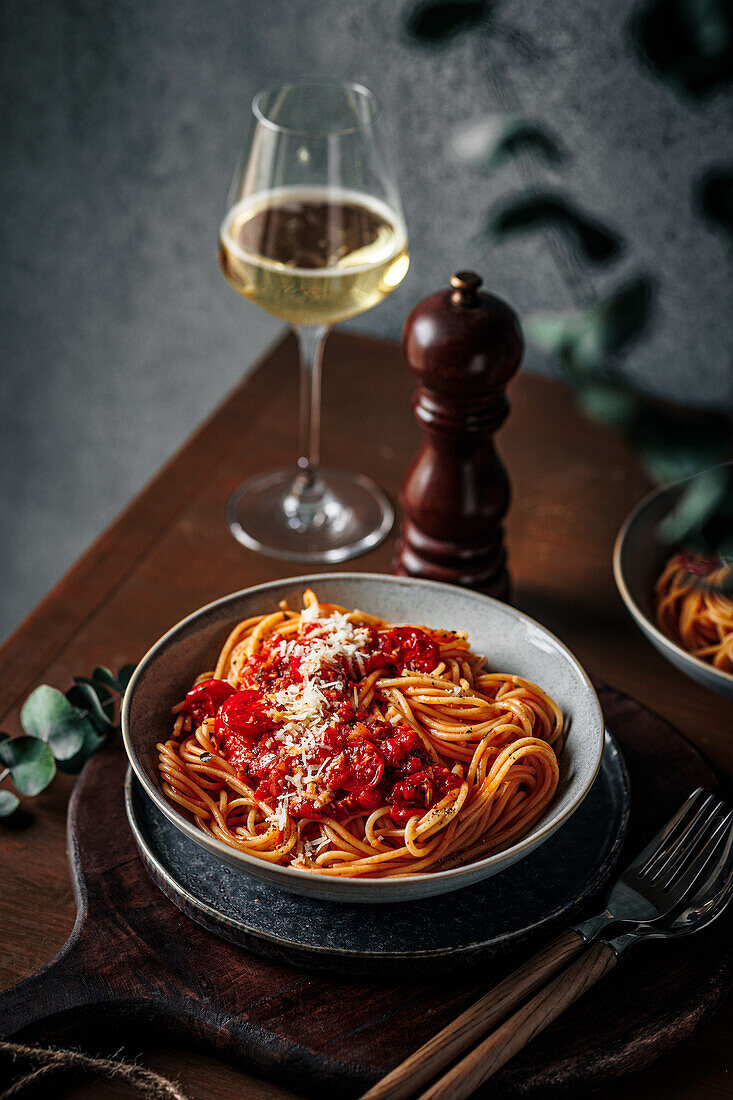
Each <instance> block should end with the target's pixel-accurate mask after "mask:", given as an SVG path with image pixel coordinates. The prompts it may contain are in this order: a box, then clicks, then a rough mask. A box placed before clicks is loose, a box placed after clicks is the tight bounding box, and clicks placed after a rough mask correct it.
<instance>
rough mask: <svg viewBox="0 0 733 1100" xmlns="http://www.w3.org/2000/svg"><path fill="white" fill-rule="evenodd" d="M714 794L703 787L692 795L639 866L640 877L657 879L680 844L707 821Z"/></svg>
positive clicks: (715, 800) (714, 798)
mask: <svg viewBox="0 0 733 1100" xmlns="http://www.w3.org/2000/svg"><path fill="white" fill-rule="evenodd" d="M715 802H717V799H716V797H715V795H714V794H704V792H703V790H702V788H701V787H699V788H698V789H697V790H696V791H693V793H692V794H691V795H690V797H689V798H688V799H687V801H686V802H685V803H684V804H683V805H682V806H681V807H680V809H679V811H678V812H677V813H676V814H675V816H674V817H673V818H672V820H671V821H670V822H669V824H668V825H667V828H666V830H665V833H664V836H663V837H662V838H661V840H660V843H659V844H658V846H657V847H656V848H655V850H654V851H653V852H652V853H651V855H650V856H649V858H648V859H647V860H646V862H645V863H644V864H643V865H642V866H641V867H639V868H637V869H636V870H637V874H638V875H639V876H640V877H645V876H647V875H648V876H649V877H650V878H651V879H656V878H658V877H659V874H660V872H661V870H662V868H663V867H664V866H666V864H667V863H668V861H669V860H670V859H671V858H674V857H675V856H676V855H677V854H678V852H679V851H680V845H684V844H686V843H687V842H688V841H689V840H690V839H691V838H692V837H693V836H694V835H695V832H696V830H697V828H698V826H699V825H700V823H701V822H705V821H707V819H708V818H707V814H708V811H709V809H710V807H711V806H712V805H713V803H715Z"/></svg>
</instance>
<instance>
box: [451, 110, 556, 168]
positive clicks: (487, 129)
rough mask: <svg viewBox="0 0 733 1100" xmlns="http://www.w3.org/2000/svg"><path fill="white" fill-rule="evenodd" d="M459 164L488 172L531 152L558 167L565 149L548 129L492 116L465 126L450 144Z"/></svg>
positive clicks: (524, 121) (457, 132)
mask: <svg viewBox="0 0 733 1100" xmlns="http://www.w3.org/2000/svg"><path fill="white" fill-rule="evenodd" d="M451 150H452V153H453V155H454V157H455V158H456V160H458V161H462V162H463V163H464V164H472V165H475V166H478V167H481V168H484V169H487V170H494V169H496V168H499V167H500V166H501V165H502V164H504V163H505V162H506V161H507V160H509V159H510V158H511V157H515V156H517V154H519V153H530V154H533V155H534V156H536V157H539V158H541V159H542V160H544V161H545V162H547V163H548V164H559V163H560V162H561V161H563V160H564V159H565V156H566V154H565V150H564V149H563V148H562V146H561V145H560V144H559V142H558V141H557V139H556V138H555V137H554V135H553V134H551V133H550V132H549V131H548V130H545V129H544V128H543V127H542V126H539V125H537V124H536V123H532V122H527V121H526V120H525V119H522V118H518V117H516V116H514V115H490V116H488V117H487V118H484V119H481V120H480V121H479V122H474V123H471V124H470V125H468V126H462V127H461V128H460V129H459V130H457V131H456V132H455V134H454V136H453V139H452V141H451Z"/></svg>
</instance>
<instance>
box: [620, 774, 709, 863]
mask: <svg viewBox="0 0 733 1100" xmlns="http://www.w3.org/2000/svg"><path fill="white" fill-rule="evenodd" d="M712 797H713V796H712V795H705V794H704V793H703V789H702V787H698V788H697V789H696V790H694V791H693V792H692V794H691V795H690V796H689V797H688V798H687V800H686V801H685V802H683V803H682V805H681V806H680V808H679V810H678V811H677V813H676V814H675V815H674V817H672V818H670V820H669V821H668V822H667V824H666V825H665V826H664V828H663V829H662V830H661V831H660V832H659V833H658V834H657V836H655V837H654V839H653V840H651V841H650V842H649V844H647V846H646V848H645V849H644V851H643V852H641V854H640V855H638V856H637V857H636V859H635V860H634V861H633V863H631V865H630V866H629V867H628V870H629V871H635V872H636V873H637V874H639V875H646V874H648V873H649V871H651V870H652V868H653V867H654V866H655V864H656V863H657V861H658V860H659V859H660V858H663V857H664V856H666V855H667V853H668V852H669V851H670V849H671V847H672V845H673V844H674V843H675V842H676V840H677V838H678V836H679V835H680V833H681V832H682V831H683V829H684V828H685V825H686V824H687V823H688V822H689V820H690V816H691V814H693V812H694V809H695V807H696V806H698V807H699V804H700V800H701V799H704V800H705V801H707V800H708V799H710V798H712Z"/></svg>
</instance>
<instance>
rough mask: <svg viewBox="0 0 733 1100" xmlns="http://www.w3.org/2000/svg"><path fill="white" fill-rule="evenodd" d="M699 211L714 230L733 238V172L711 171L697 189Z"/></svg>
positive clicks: (728, 170) (696, 196) (696, 197)
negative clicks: (721, 231) (722, 231)
mask: <svg viewBox="0 0 733 1100" xmlns="http://www.w3.org/2000/svg"><path fill="white" fill-rule="evenodd" d="M695 200H696V205H697V207H698V210H699V211H700V213H701V214H702V216H703V217H704V218H705V220H706V221H708V222H709V223H710V225H711V226H712V228H713V229H717V230H720V229H722V230H724V231H725V232H726V233H728V234H730V235H731V236H733V171H731V170H730V169H726V168H721V169H710V170H709V171H708V172H706V173H705V175H704V176H703V178H702V179H701V180H700V181H699V183H698V184H697V186H696V188H695Z"/></svg>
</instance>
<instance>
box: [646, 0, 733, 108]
mask: <svg viewBox="0 0 733 1100" xmlns="http://www.w3.org/2000/svg"><path fill="white" fill-rule="evenodd" d="M631 36H632V41H633V42H634V44H635V46H636V48H637V52H638V53H639V55H640V56H641V58H642V59H643V61H644V62H645V63H646V64H647V65H648V66H649V67H650V68H651V69H652V71H653V72H654V73H655V74H656V75H657V76H658V77H659V78H660V79H661V80H663V81H664V82H665V83H666V84H668V85H669V86H670V87H671V88H672V89H673V90H674V91H675V92H676V93H677V94H678V95H680V96H683V97H685V98H691V99H697V100H700V99H703V98H705V97H706V96H709V95H711V94H712V93H713V92H715V91H717V90H718V89H719V88H721V87H723V86H724V85H725V84H728V83H729V82H730V81H731V80H732V79H733V6H731V3H730V0H646V3H643V4H641V5H640V6H639V8H638V9H637V12H636V14H635V16H634V18H633V20H632V23H631Z"/></svg>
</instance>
